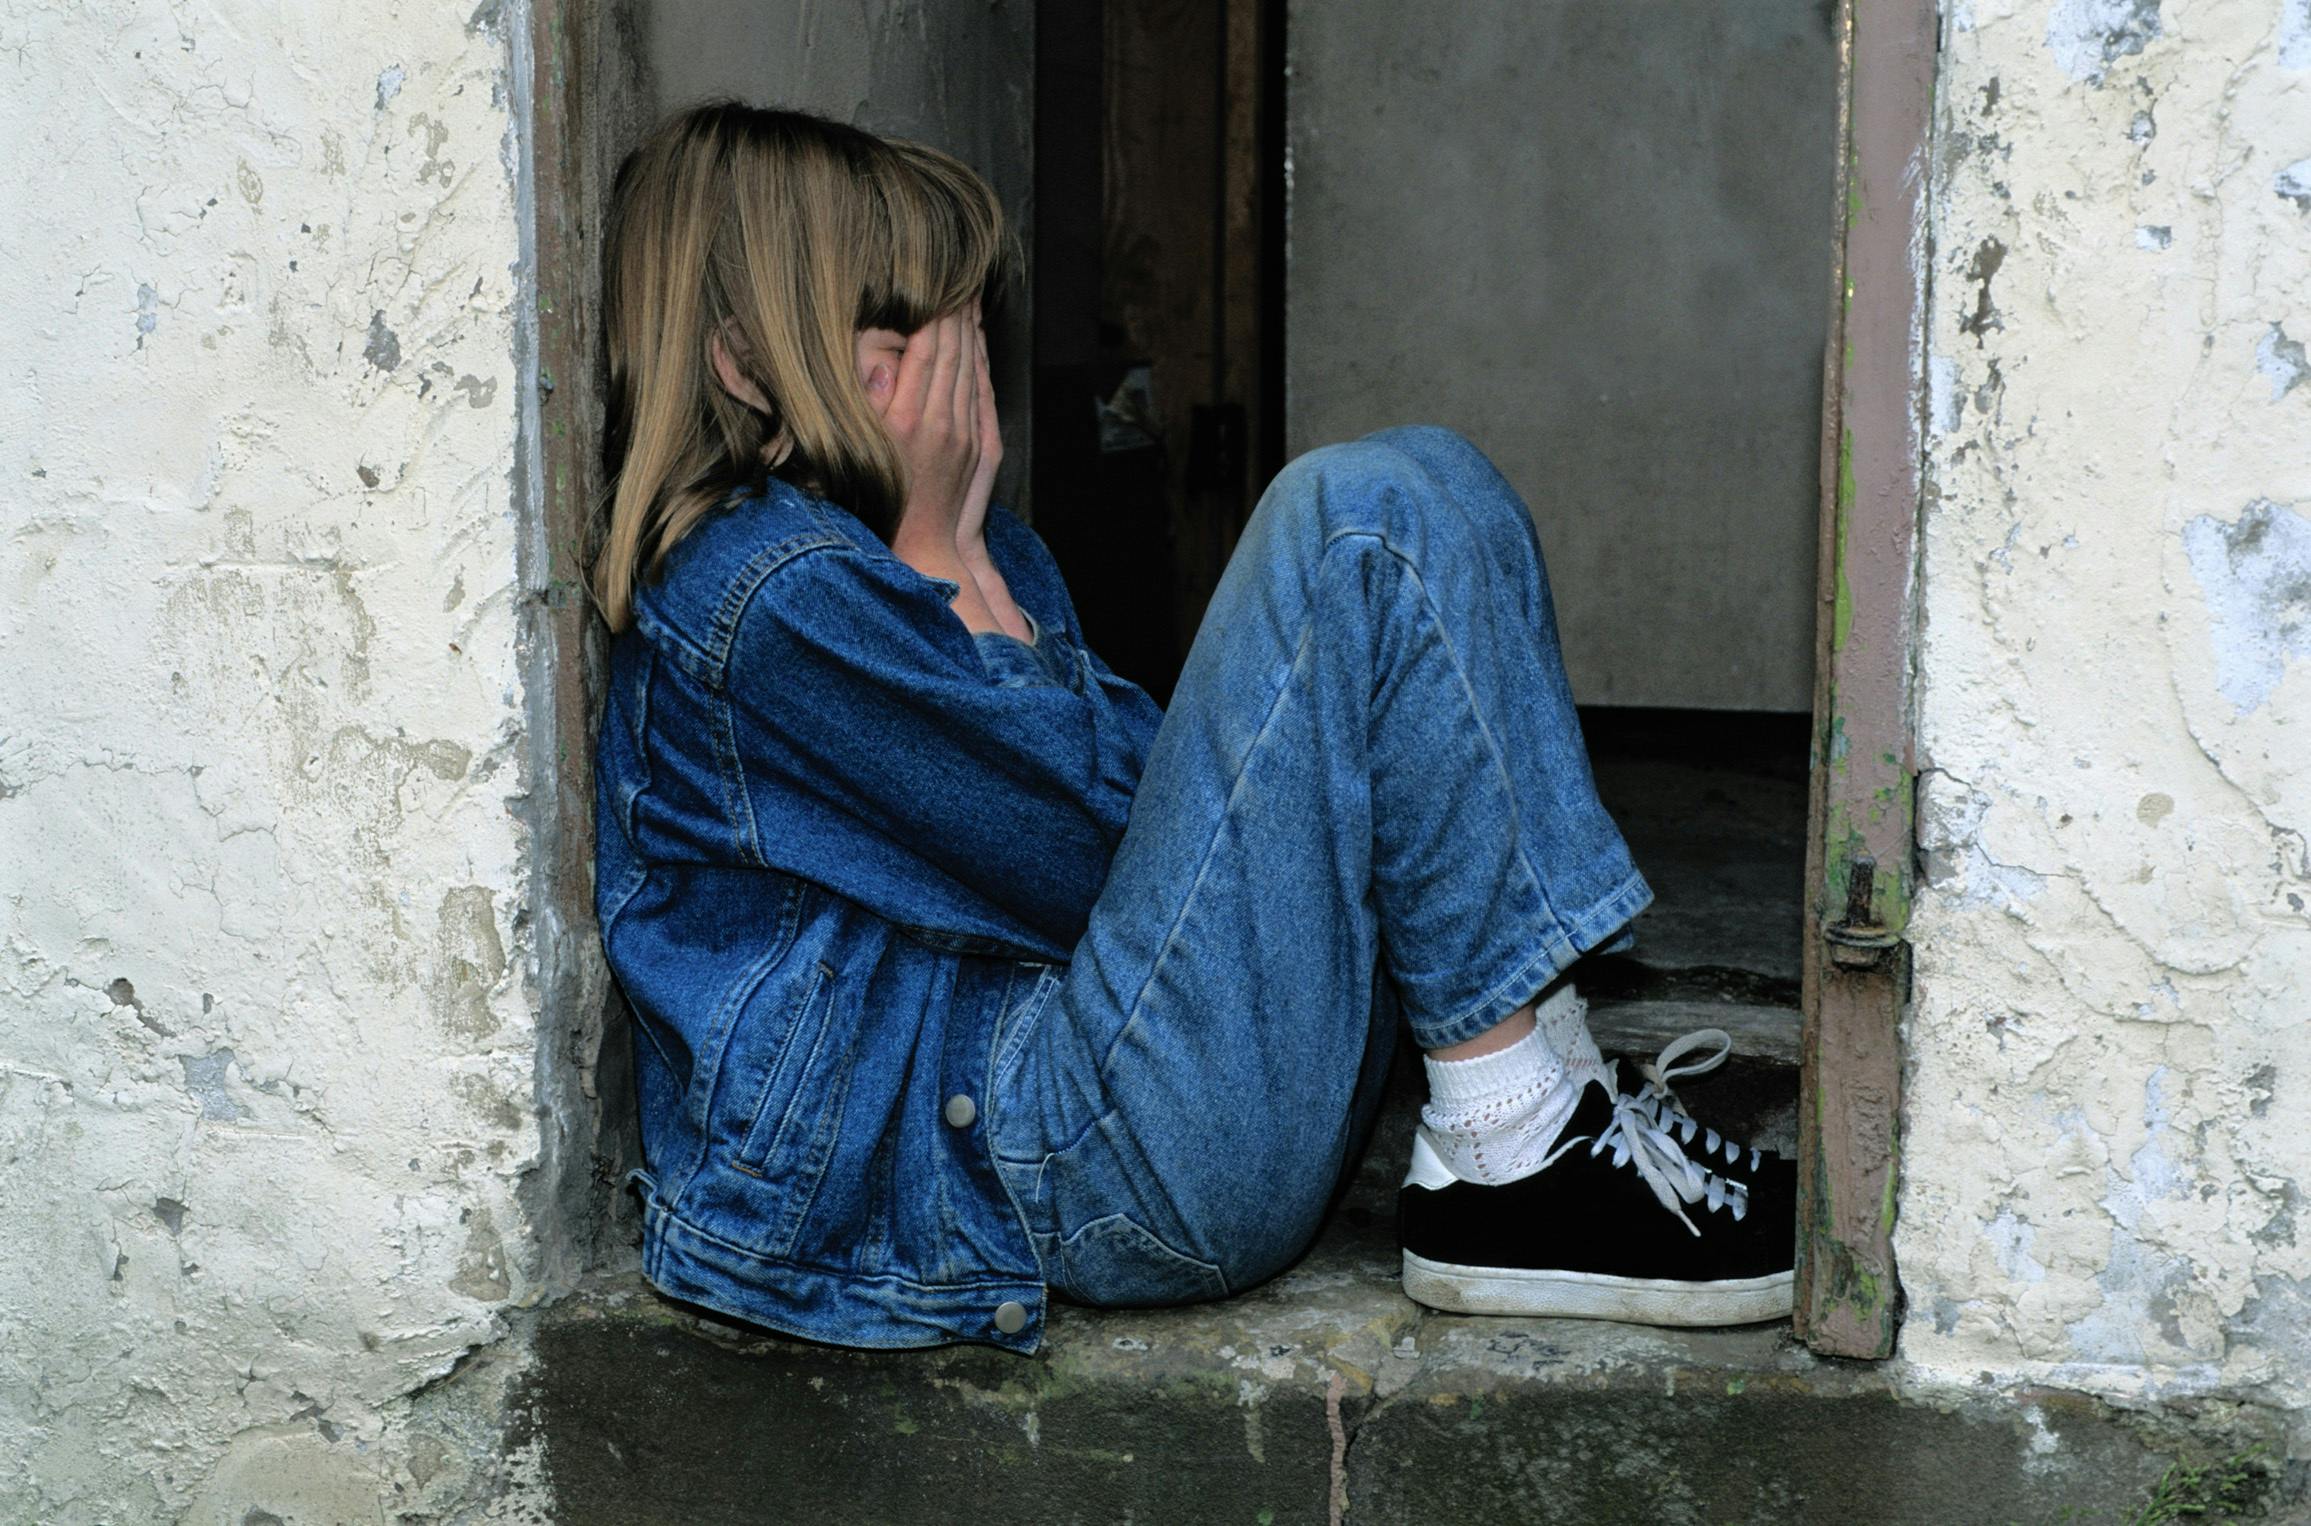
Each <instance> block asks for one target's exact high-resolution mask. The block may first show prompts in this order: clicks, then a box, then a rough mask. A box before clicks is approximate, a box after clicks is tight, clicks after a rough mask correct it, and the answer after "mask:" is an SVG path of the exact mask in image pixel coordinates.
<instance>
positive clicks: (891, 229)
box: [857, 139, 1020, 334]
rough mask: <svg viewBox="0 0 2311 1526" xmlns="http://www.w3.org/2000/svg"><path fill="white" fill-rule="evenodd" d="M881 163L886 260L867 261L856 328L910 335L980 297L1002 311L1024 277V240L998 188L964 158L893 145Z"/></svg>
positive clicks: (921, 147)
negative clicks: (1001, 304) (1021, 241)
mask: <svg viewBox="0 0 2311 1526" xmlns="http://www.w3.org/2000/svg"><path fill="white" fill-rule="evenodd" d="M888 147H889V149H890V157H889V159H888V160H887V161H886V163H885V164H884V165H882V166H879V168H880V169H882V170H883V171H884V173H882V174H880V175H878V176H877V177H876V178H877V179H878V181H879V182H880V184H879V185H878V187H877V189H878V190H879V191H880V192H881V195H880V196H879V197H878V200H879V202H880V204H881V211H882V214H883V215H882V218H881V221H882V223H883V227H882V229H881V230H880V231H881V232H882V234H883V238H882V239H881V240H880V242H881V244H882V248H881V249H880V250H878V251H875V253H877V254H879V255H880V256H881V257H880V258H879V259H875V260H872V261H871V262H862V268H861V274H862V275H863V276H865V277H866V279H865V280H863V281H862V283H861V288H860V292H859V312H858V319H857V326H858V327H860V328H885V329H895V330H897V331H898V332H900V333H902V334H911V333H913V332H914V331H915V330H916V329H919V328H921V327H922V326H923V325H924V324H926V323H929V322H930V321H931V320H932V319H934V318H938V317H941V316H943V315H945V314H947V313H951V312H955V311H957V310H959V309H961V308H963V307H966V306H968V305H969V304H970V303H971V302H972V301H973V299H978V300H979V301H980V302H981V303H982V304H983V305H984V306H985V307H988V308H993V307H995V306H997V305H998V304H999V302H1000V300H1001V298H1002V296H1003V293H1004V291H1005V290H1006V289H1007V288H1008V287H1009V285H1010V284H1011V282H1012V281H1013V280H1015V279H1016V278H1017V276H1018V272H1019V265H1020V255H1019V246H1018V238H1017V235H1016V234H1014V233H1013V231H1012V230H1011V227H1010V224H1009V222H1008V221H1007V220H1006V219H1005V218H1004V216H1003V207H1002V204H1001V203H1000V202H998V201H997V200H996V199H995V193H994V191H993V190H992V189H991V188H990V187H989V186H988V184H987V182H986V181H984V180H982V179H981V178H980V177H979V176H978V175H977V174H976V173H975V172H973V171H972V170H971V169H970V168H968V167H967V166H965V165H964V164H963V163H962V162H961V161H960V160H958V159H955V158H953V157H952V156H950V155H948V154H945V153H942V152H940V151H939V150H937V149H935V148H930V147H928V146H926V145H924V144H920V143H912V142H908V141H906V140H904V139H891V140H888Z"/></svg>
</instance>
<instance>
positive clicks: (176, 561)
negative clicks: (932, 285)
mask: <svg viewBox="0 0 2311 1526" xmlns="http://www.w3.org/2000/svg"><path fill="white" fill-rule="evenodd" d="M471 10H472V7H471V6H460V7H456V8H454V9H453V10H443V9H440V8H424V7H417V6H410V5H396V4H387V5H383V6H372V5H356V4H349V3H338V0H315V3H312V4H301V5H297V6H293V7H286V8H284V7H278V6H260V5H255V4H248V3H241V0H221V3H219V4H216V5H210V6H202V7H195V8H189V9H188V8H182V7H169V6H164V5H162V4H159V3H157V0H146V3H140V0H122V3H119V4H113V5H108V6H104V7H98V8H83V7H30V8H17V9H16V10H14V11H12V12H11V13H10V16H9V18H8V19H7V20H5V21H0V37H4V38H5V41H6V43H7V51H8V53H9V54H10V56H11V57H13V58H15V59H16V60H18V62H19V64H20V68H19V70H18V72H17V76H16V81H15V86H14V88H12V89H11V90H10V92H9V94H8V99H7V103H6V104H5V105H4V106H0V113H4V114H5V125H4V127H0V141H5V142H7V143H8V144H9V145H10V146H11V149H12V152H11V153H10V156H9V157H10V158H11V160H12V161H14V165H13V172H12V175H11V183H12V184H16V185H18V187H19V191H18V192H17V193H14V194H12V195H11V198H10V208H11V215H10V218H9V220H8V222H9V226H8V227H7V229H6V230H5V232H0V240H4V241H5V247H6V249H7V253H8V263H9V266H10V281H9V283H8V286H7V294H6V296H5V297H0V303H5V305H6V313H5V317H4V319H0V325H4V327H5V329H6V332H7V333H8V334H9V336H10V337H9V341H8V344H9V352H10V374H11V382H12V385H11V386H10V387H9V388H8V389H7V390H6V393H5V395H4V397H0V480H5V481H6V482H7V483H8V492H7V496H6V500H5V505H4V507H0V587H4V588H5V589H6V593H7V597H6V598H5V599H4V600H0V648H4V650H5V651H6V654H7V660H6V661H5V663H0V714H4V715H5V717H6V719H5V720H4V721H0V1164H4V1167H5V1170H6V1173H7V1181H8V1186H7V1188H6V1190H5V1192H4V1193H0V1197H4V1198H5V1201H6V1204H7V1206H6V1209H5V1212H4V1215H0V1217H4V1218H5V1221H6V1230H5V1233H0V1519H6V1520H11V1521H14V1520H39V1521H43V1522H59V1523H64V1522H81V1521H100V1520H102V1521H157V1520H178V1519H186V1520H192V1521H204V1522H205V1521H230V1522H234V1523H242V1522H254V1521H264V1520H275V1519H277V1520H282V1521H305V1520H331V1521H336V1520H355V1519H361V1520H369V1519H383V1518H384V1515H383V1514H382V1512H385V1511H387V1510H388V1509H393V1510H398V1511H401V1512H406V1513H407V1514H406V1516H405V1517H397V1518H417V1517H420V1516H423V1517H424V1518H445V1517H447V1516H449V1515H451V1514H453V1513H454V1512H455V1511H456V1510H457V1509H458V1508H459V1507H460V1506H461V1505H466V1504H470V1503H472V1502H473V1501H475V1500H476V1499H479V1498H482V1497H485V1496H489V1497H496V1498H497V1499H498V1507H497V1508H499V1509H500V1510H501V1511H510V1512H512V1515H511V1517H510V1518H517V1519H518V1518H519V1514H520V1512H519V1510H518V1509H517V1508H516V1505H515V1503H514V1501H515V1498H516V1496H517V1494H518V1490H517V1489H515V1488H514V1486H513V1474H515V1473H518V1472H519V1471H520V1467H521V1464H520V1462H519V1459H518V1458H505V1457H501V1456H500V1455H499V1454H500V1451H501V1446H500V1438H499V1436H498V1434H497V1431H496V1424H497V1421H496V1418H495V1417H494V1416H491V1415H489V1414H487V1413H483V1414H481V1415H480V1416H479V1418H478V1419H473V1420H472V1423H471V1424H470V1425H469V1426H468V1427H467V1429H465V1430H464V1431H463V1432H460V1431H459V1430H457V1428H456V1427H457V1425H459V1424H465V1423H466V1422H465V1421H461V1420H458V1419H457V1416H456V1415H454V1414H452V1413H451V1412H450V1410H445V1409H443V1408H442V1406H441V1405H440V1404H439V1403H438V1402H437V1400H436V1399H435V1398H431V1397H428V1396H427V1395H428V1391H429V1385H434V1384H436V1383H437V1381H438V1380H440V1379H441V1378H443V1377H444V1376H445V1375H446V1374H448V1373H450V1372H451V1371H452V1370H453V1369H454V1368H457V1367H458V1366H459V1363H460V1361H461V1358H464V1357H466V1356H467V1354H468V1353H469V1352H471V1351H473V1350H475V1349H476V1348H477V1347H479V1346H482V1345H484V1344H485V1343H489V1342H491V1341H492V1340H493V1339H494V1338H495V1337H496V1336H498V1335H499V1334H500V1333H501V1331H502V1330H503V1329H504V1327H505V1324H504V1319H503V1317H502V1315H503V1311H505V1310H506V1309H507V1308H508V1307H509V1305H513V1304H518V1303H521V1302H523V1301H525V1300H527V1299H529V1298H532V1297H535V1296H536V1295H537V1294H538V1292H539V1291H540V1290H541V1287H540V1283H539V1281H538V1272H537V1268H538V1264H539V1261H540V1256H541V1251H540V1245H539V1240H540V1235H541V1233H548V1234H550V1232H551V1231H550V1229H548V1230H541V1228H540V1226H538V1225H535V1224H533V1223H532V1222H530V1219H529V1217H528V1215H527V1214H526V1212H525V1210H524V1207H523V1204H522V1202H521V1200H520V1196H519V1189H520V1185H521V1183H522V1180H523V1178H524V1176H525V1174H526V1173H528V1172H529V1171H530V1170H531V1169H532V1167H533V1166H534V1165H535V1164H536V1161H537V1157H538V1127H537V1122H536V1117H535V1113H536V1106H535V1103H534V1097H535V1088H536V1079H535V1071H536V1067H537V1064H538V1057H539V1052H540V1051H539V1043H538V1038H539V1027H538V1022H537V1013H536V1009H535V1001H534V998H533V995H532V990H533V984H532V965H531V961H532V957H533V954H534V950H533V948H532V938H533V934H532V931H531V928H532V924H533V921H534V917H533V911H532V908H531V906H530V900H529V892H528V878H527V874H526V872H525V862H526V854H527V852H528V846H527V844H526V841H525V836H524V826H523V824H522V821H521V819H520V817H519V814H518V813H519V812H520V810H521V809H522V805H523V794H524V790H525V785H524V783H523V773H524V769H523V768H522V767H521V766H520V755H521V752H522V749H523V748H524V747H525V746H526V745H527V740H526V739H527V722H526V719H525V711H524V708H523V706H524V692H523V690H524V685H523V680H522V675H521V671H520V665H519V664H520V658H519V655H518V653H517V630H516V613H515V612H516V606H517V604H518V603H519V589H518V582H517V568H516V559H515V537H516V525H517V519H518V516H519V514H520V512H521V506H520V504H519V503H518V501H517V498H516V492H515V488H516V483H515V480H514V477H513V475H512V472H511V467H512V465H513V462H514V460H515V459H516V447H517V432H518V421H517V415H516V409H515V407H514V399H513V392H514V387H513V378H514V375H515V369H514V368H515V363H516V344H515V336H516V331H517V327H518V324H519V322H520V308H519V304H518V298H517V292H518V289H519V288H518V276H519V271H518V269H517V258H518V250H519V242H520V241H519V226H518V218H517V196H516V184H515V182H516V173H517V160H516V156H515V155H514V154H513V152H512V143H513V134H512V129H513V127H514V125H515V123H514V120H513V117H512V115H511V112H512V106H511V104H510V94H509V91H508V89H507V79H508V70H509V66H510V58H511V53H510V48H509V36H510V34H509V33H508V32H507V31H505V30H504V29H505V28H506V27H508V26H519V25H525V24H526V21H525V20H524V18H525V16H526V10H525V8H524V7H522V6H520V5H506V6H502V7H485V8H484V12H485V14H483V15H481V16H479V17H476V18H473V19H472V20H471V21H469V18H468V13H469V12H470V11H471ZM452 590H456V591H458V594H459V596H458V597H454V598H453V597H448V595H449V594H450V592H451V591H452ZM499 1365H501V1366H510V1363H508V1362H500V1363H499ZM490 1381H494V1379H469V1380H468V1381H466V1382H465V1383H463V1384H461V1385H460V1387H461V1389H476V1385H477V1383H478V1385H479V1389H487V1388H488V1385H489V1382H490ZM452 1408H454V1406H453V1407H452ZM488 1408H489V1406H488V1404H487V1403H486V1402H485V1403H483V1404H482V1409H483V1410H484V1411H487V1409H488ZM469 1418H471V1417H469ZM453 1422H454V1423H453Z"/></svg>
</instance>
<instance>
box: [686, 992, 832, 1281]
mask: <svg viewBox="0 0 2311 1526" xmlns="http://www.w3.org/2000/svg"><path fill="white" fill-rule="evenodd" d="M840 992H841V987H840V984H839V982H838V980H837V978H836V975H835V971H834V969H833V967H832V966H830V965H827V964H825V963H823V962H822V963H817V964H814V965H813V966H812V967H811V970H810V974H809V978H808V979H807V980H806V981H805V983H804V985H803V989H802V993H801V995H800V997H799V998H798V999H797V1002H796V1005H795V1008H794V1016H793V1019H792V1020H791V1021H789V1022H788V1023H787V1024H786V1025H785V1033H784V1035H783V1037H782V1038H781V1039H780V1040H779V1047H778V1054H777V1056H776V1058H775V1059H773V1060H772V1062H771V1063H770V1065H769V1066H768V1067H766V1069H765V1071H764V1078H763V1082H762V1087H761V1090H760V1091H759V1092H758V1093H757V1094H756V1096H755V1098H754V1101H753V1106H752V1108H751V1110H750V1111H749V1112H748V1113H747V1114H745V1115H742V1116H744V1117H745V1118H746V1128H745V1132H744V1133H743V1134H741V1135H740V1136H739V1140H738V1144H737V1147H736V1149H735V1150H734V1151H733V1152H732V1154H731V1157H730V1167H731V1169H732V1170H733V1171H735V1172H739V1173H742V1174H743V1175H745V1176H747V1177H751V1178H754V1179H755V1180H757V1181H760V1182H761V1183H763V1184H764V1187H765V1188H766V1189H767V1190H765V1191H761V1192H751V1193H745V1194H742V1195H741V1198H740V1200H739V1201H738V1202H733V1203H726V1204H725V1206H726V1207H730V1208H735V1209H739V1211H738V1213H737V1220H738V1222H725V1223H724V1224H722V1225H721V1227H720V1231H719V1232H721V1233H724V1234H726V1235H728V1236H729V1237H730V1238H732V1239H734V1240H737V1241H741V1242H744V1243H747V1244H750V1245H752V1246H754V1247H755V1248H756V1249H758V1250H759V1251H760V1252H761V1253H762V1254H763V1255H766V1256H770V1257H773V1258H776V1259H780V1260H784V1259H788V1258H791V1257H792V1256H793V1255H794V1254H795V1247H796V1244H797V1243H798V1242H799V1241H800V1239H801V1238H802V1230H803V1226H804V1224H805V1223H806V1222H807V1221H808V1220H809V1218H810V1214H811V1207H812V1204H813V1203H814V1202H815V1201H816V1199H817V1197H818V1192H819V1185H820V1182H821V1181H822V1179H823V1178H824V1177H825V1176H826V1171H827V1163H828V1162H829V1161H830V1160H832V1159H833V1157H834V1153H835V1146H836V1144H837V1142H838V1139H839V1136H840V1134H841V1132H842V1121H843V1106H844V1103H845V1101H846V1099H847V1097H848V1094H849V1091H850V1080H851V1059H852V1054H851V1048H852V1045H851V1038H850V1035H849V1034H848V1032H847V1031H846V1026H845V1025H844V1024H843V1023H841V1022H839V1021H837V1019H836V1013H835V1008H836V1006H837V1004H838V998H839V996H840ZM725 1137H727V1136H725Z"/></svg>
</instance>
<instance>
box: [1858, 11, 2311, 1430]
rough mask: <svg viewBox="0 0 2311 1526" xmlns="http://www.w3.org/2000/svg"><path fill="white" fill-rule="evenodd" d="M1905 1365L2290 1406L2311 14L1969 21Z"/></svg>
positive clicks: (1960, 109) (2309, 1132)
mask: <svg viewBox="0 0 2311 1526" xmlns="http://www.w3.org/2000/svg"><path fill="white" fill-rule="evenodd" d="M1935 131H1936V144H1935V151H1934V158H1933V176H1934V185H1935V189H1934V199H1933V211H1932V217H1933V230H1932V231H1933V239H1934V253H1933V270H1932V282H1933V315H1932V333H1931V340H1930V345H1931V347H1930V356H1929V366H1930V379H1931V383H1932V412H1933V419H1932V424H1933V432H1932V438H1931V441H1930V445H1929V460H1928V476H1929V491H1928V497H1927V511H1926V517H1925V536H1924V552H1923V557H1924V560H1923V568H1922V578H1923V582H1922V588H1923V599H1924V605H1923V612H1924V623H1923V636H1922V645H1921V650H1920V659H1919V672H1920V691H1919V693H1920V697H1919V725H1920V735H1921V744H1922V747H1921V751H1922V756H1921V763H1922V765H1923V766H1924V767H1925V769H1926V772H1925V774H1924V778H1923V780H1922V783H1921V810H1920V831H1921V836H1922V839H1923V842H1922V846H1923V848H1924V850H1925V854H1926V869H1927V879H1928V885H1927V887H1926V889H1925V890H1924V892H1923V893H1922V895H1921V897H1920V899H1919V903H1918V907H1917V916H1916V921H1915V923H1914V925H1913V937H1914V941H1915V945H1916V948H1917V967H1916V974H1917V983H1916V999H1915V1002H1914V1006H1913V1009H1912V1012H1911V1016H1910V1019H1909V1026H1908V1032H1907V1035H1906V1037H1907V1049H1908V1055H1909V1065H1910V1072H1909V1078H1908V1094H1907V1098H1906V1102H1905V1107H1904V1117H1903V1126H1904V1130H1905V1141H1904V1151H1903V1154H1904V1163H1903V1173H1904V1174H1903V1188H1902V1195H1901V1218H1900V1223H1899V1227H1898V1229H1897V1250H1898V1255H1899V1258H1900V1268H1901V1276H1902V1281H1903V1284H1904V1287H1905V1290H1906V1291H1907V1293H1908V1296H1909V1299H1910V1311H1909V1318H1908V1323H1907V1325H1906V1327H1905V1329H1904V1332H1903V1336H1902V1354H1903V1357H1904V1359H1905V1360H1906V1361H1907V1362H1908V1363H1909V1364H1910V1365H1911V1366H1912V1368H1913V1369H1914V1370H1916V1371H1918V1372H1920V1373H1921V1374H1931V1375H1938V1376H1941V1377H1947V1378H1951V1379H1955V1380H1958V1381H1962V1382H1970V1381H1975V1380H1977V1379H1978V1378H1985V1377H1986V1378H1989V1379H1993V1380H2001V1379H2015V1378H2020V1379H2037V1380H2046V1381H2052V1382H2056V1383H2061V1384H2066V1385H2072V1386H2078V1387H2084V1388H2088V1389H2092V1390H2096V1391H2099V1392H2103V1393H2106V1394H2110V1395H2115V1396H2168V1395H2176V1394H2183V1393H2192V1392H2208V1391H2219V1392H2225V1393H2233V1394H2238V1395H2242V1396H2249V1397H2261V1398H2264V1399H2269V1400H2275V1401H2278V1402H2281V1403H2284V1404H2287V1405H2290V1406H2296V1407H2301V1406H2304V1405H2306V1404H2311V1280H2306V1279H2311V1220H2306V1219H2305V1217H2304V1210H2305V1207H2306V1203H2305V1199H2304V1197H2303V1195H2302V1187H2301V1185H2300V1184H2301V1183H2302V1181H2303V1179H2304V1178H2305V1176H2306V1174H2307V1173H2311V1129H2307V1127H2306V1124H2307V1123H2311V864H2307V863H2306V848H2305V842H2306V839H2305V834H2306V832H2307V831H2311V385H2303V384H2302V383H2303V382H2304V381H2305V380H2307V379H2311V378H2307V377H2306V371H2305V362H2304V359H2303V340H2304V339H2306V338H2311V6H2306V5H2305V4H2304V3H2303V0H2166V3H2163V4H2162V3H2160V0H2057V3H2048V0H2012V3H1996V0H1955V3H1952V4H1949V5H1946V6H1945V7H1944V43H1943V51H1942V56H1941V62H1940V80H1939V86H1938V90H1937V92H1936V123H1935Z"/></svg>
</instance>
